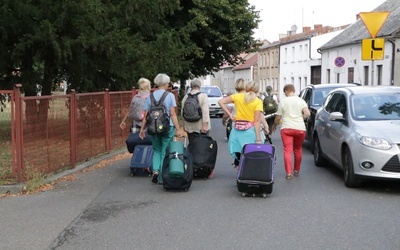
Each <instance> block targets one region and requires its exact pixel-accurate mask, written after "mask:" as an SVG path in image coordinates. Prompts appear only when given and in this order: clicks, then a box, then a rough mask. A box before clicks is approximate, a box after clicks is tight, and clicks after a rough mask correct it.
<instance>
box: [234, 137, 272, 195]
mask: <svg viewBox="0 0 400 250" xmlns="http://www.w3.org/2000/svg"><path fill="white" fill-rule="evenodd" d="M275 158H276V157H275V146H274V145H271V144H256V143H249V144H246V145H244V146H243V149H242V155H241V157H240V163H239V172H238V177H237V187H238V190H239V192H241V193H242V196H263V197H267V194H271V193H272V187H273V184H274V173H275Z"/></svg>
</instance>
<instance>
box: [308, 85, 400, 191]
mask: <svg viewBox="0 0 400 250" xmlns="http://www.w3.org/2000/svg"><path fill="white" fill-rule="evenodd" d="M313 142H314V143H313V147H314V163H315V165H316V166H325V165H326V164H327V163H328V162H329V163H332V164H333V165H334V166H337V167H339V168H340V169H342V170H343V173H344V184H345V185H346V186H347V187H357V186H358V185H359V184H360V180H362V179H364V178H383V179H385V178H386V179H400V161H399V156H400V87H394V86H387V87H384V86H376V87H367V86H363V87H346V88H338V89H335V90H333V91H332V92H331V93H330V94H329V95H328V96H327V97H326V100H325V102H324V104H323V107H322V108H321V109H319V111H318V112H317V115H316V119H315V130H314V137H313Z"/></svg>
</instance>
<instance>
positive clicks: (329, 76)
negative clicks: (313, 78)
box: [326, 69, 331, 83]
mask: <svg viewBox="0 0 400 250" xmlns="http://www.w3.org/2000/svg"><path fill="white" fill-rule="evenodd" d="M330 82H331V70H330V69H327V70H326V83H330Z"/></svg>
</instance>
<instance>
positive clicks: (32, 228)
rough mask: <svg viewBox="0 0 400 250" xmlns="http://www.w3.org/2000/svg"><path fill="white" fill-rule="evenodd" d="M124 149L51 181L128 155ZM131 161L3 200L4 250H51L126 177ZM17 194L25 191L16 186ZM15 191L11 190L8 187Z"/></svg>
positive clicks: (1, 236)
mask: <svg viewBox="0 0 400 250" xmlns="http://www.w3.org/2000/svg"><path fill="white" fill-rule="evenodd" d="M125 152H126V149H121V150H118V151H115V152H112V153H110V154H107V155H103V156H101V157H98V158H96V159H93V160H90V161H88V162H85V163H84V164H82V165H79V166H77V167H75V168H74V169H72V170H68V171H65V172H63V173H60V174H58V175H55V176H53V177H52V178H51V180H50V181H52V180H56V179H58V178H61V177H63V176H66V175H69V174H73V173H75V172H78V171H80V170H83V169H85V168H87V167H89V166H92V165H94V164H96V163H99V162H100V161H102V160H107V159H111V158H112V157H114V156H117V155H119V154H122V153H125ZM129 160H130V159H129V158H122V159H120V160H116V161H113V162H110V163H109V164H107V166H106V167H104V168H99V169H96V170H95V171H89V172H86V173H84V174H77V175H76V179H75V180H73V181H61V182H59V183H57V184H56V185H55V188H54V189H53V190H49V191H45V192H40V193H36V194H29V195H21V196H6V197H3V198H0V221H1V230H0V239H1V243H0V250H3V249H4V250H5V249H7V250H10V249H30V250H35V249H38V250H42V249H48V248H49V246H50V244H51V243H52V241H53V240H54V239H55V238H57V237H58V236H59V234H60V233H61V232H62V231H63V230H64V229H65V228H66V227H67V226H68V225H69V224H70V223H71V221H73V220H74V219H75V218H76V217H77V216H79V215H80V214H81V212H82V211H84V209H85V208H86V207H87V206H88V205H89V204H90V202H91V201H92V200H93V199H94V198H95V197H96V196H97V195H98V194H99V193H100V192H101V191H102V190H103V189H104V188H105V187H107V185H109V183H110V182H111V181H112V180H114V179H115V178H116V177H118V176H120V175H121V174H126V173H127V172H126V169H127V165H129ZM12 188H13V191H14V192H15V191H18V188H21V187H20V186H18V185H15V186H14V187H12ZM8 189H9V190H11V188H10V187H8Z"/></svg>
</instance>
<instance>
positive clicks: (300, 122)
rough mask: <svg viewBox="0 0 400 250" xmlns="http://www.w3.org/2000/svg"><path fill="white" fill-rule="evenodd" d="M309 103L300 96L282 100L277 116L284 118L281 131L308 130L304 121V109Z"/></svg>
mask: <svg viewBox="0 0 400 250" xmlns="http://www.w3.org/2000/svg"><path fill="white" fill-rule="evenodd" d="M305 107H307V103H306V102H305V101H304V100H303V99H301V98H300V97H298V96H288V97H286V98H284V99H282V100H281V101H280V102H279V105H278V111H277V112H276V113H277V115H281V116H282V127H281V129H285V128H291V129H296V130H304V131H305V130H306V125H305V124H304V119H303V108H305Z"/></svg>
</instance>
